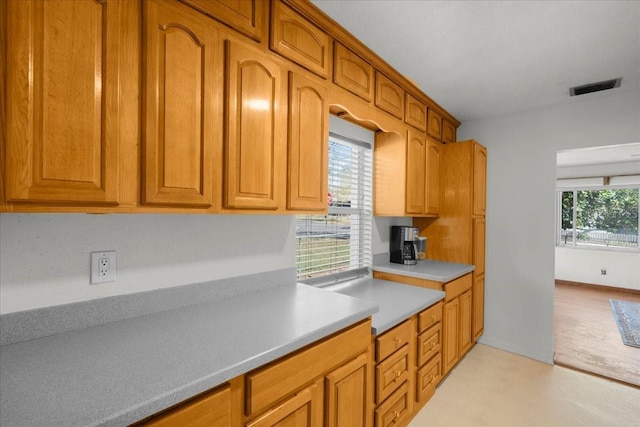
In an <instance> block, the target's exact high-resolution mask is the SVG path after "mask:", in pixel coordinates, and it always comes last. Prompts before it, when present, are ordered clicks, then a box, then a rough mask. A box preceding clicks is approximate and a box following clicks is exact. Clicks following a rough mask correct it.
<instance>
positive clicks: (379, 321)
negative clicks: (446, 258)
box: [324, 278, 445, 335]
mask: <svg viewBox="0 0 640 427" xmlns="http://www.w3.org/2000/svg"><path fill="white" fill-rule="evenodd" d="M324 289H328V290H332V291H333V292H338V293H341V294H344V295H349V296H352V297H356V298H361V299H364V300H369V301H373V302H375V303H376V304H377V305H378V307H379V311H378V313H376V314H374V316H373V318H372V328H373V333H374V334H376V335H380V334H382V333H384V332H385V331H387V330H388V329H391V328H392V327H394V326H395V325H397V324H399V323H401V322H403V321H404V320H406V319H408V318H409V317H411V316H413V315H414V314H416V313H419V312H420V311H422V310H424V309H425V308H427V307H429V306H431V305H433V304H435V303H437V302H438V301H440V300H441V299H443V298H444V296H445V293H444V292H442V291H437V290H434V289H427V288H421V287H418V286H411V285H404V284H401V283H396V282H390V281H387V280H379V279H372V278H360V279H354V280H350V281H348V282H344V283H340V284H337V285H331V286H328V287H326V288H324Z"/></svg>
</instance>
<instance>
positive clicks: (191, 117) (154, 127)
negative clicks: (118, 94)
mask: <svg viewBox="0 0 640 427" xmlns="http://www.w3.org/2000/svg"><path fill="white" fill-rule="evenodd" d="M178 6H179V5H178ZM182 9H186V8H182ZM182 9H178V8H177V7H174V6H173V5H170V4H166V3H161V2H155V1H148V2H145V3H144V35H145V37H144V40H145V44H144V46H143V52H144V63H145V67H144V70H145V79H144V80H143V81H144V82H145V86H144V87H145V90H144V108H143V111H144V116H143V117H144V121H143V123H144V132H143V151H142V160H143V177H142V203H143V204H148V205H149V204H150V205H178V206H192V207H205V208H206V207H210V206H211V205H212V203H213V192H212V184H213V179H214V178H213V156H214V144H215V135H214V132H216V131H217V129H218V128H219V127H220V124H221V119H220V118H218V117H217V116H216V114H215V113H214V106H213V98H214V97H215V96H217V95H220V94H219V91H220V89H218V88H219V85H217V84H216V83H217V82H216V78H215V77H214V76H215V75H216V72H215V67H216V66H217V67H222V64H216V63H215V59H216V58H217V56H216V55H215V50H216V42H217V38H216V36H215V34H214V33H213V32H212V31H211V30H209V29H207V26H206V22H203V21H204V20H206V17H204V16H198V15H197V14H195V13H194V14H192V13H186V12H185V10H182ZM186 11H188V12H191V11H190V10H189V9H186ZM183 12H184V13H183Z"/></svg>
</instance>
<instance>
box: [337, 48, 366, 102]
mask: <svg viewBox="0 0 640 427" xmlns="http://www.w3.org/2000/svg"><path fill="white" fill-rule="evenodd" d="M373 79H374V69H373V67H372V66H371V65H370V64H369V63H367V62H366V61H365V60H364V59H362V58H360V57H359V56H358V55H356V54H355V53H353V52H352V51H350V50H349V49H347V48H346V47H344V46H343V45H341V44H340V43H338V42H335V44H334V48H333V82H334V83H335V84H337V85H338V86H340V87H342V88H344V89H346V90H348V91H349V92H352V93H354V94H356V95H358V96H359V97H361V98H362V99H364V100H366V101H372V100H373V91H374V80H373Z"/></svg>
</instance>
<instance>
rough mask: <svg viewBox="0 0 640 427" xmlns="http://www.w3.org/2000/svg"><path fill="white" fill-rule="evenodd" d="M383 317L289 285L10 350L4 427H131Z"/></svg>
mask: <svg viewBox="0 0 640 427" xmlns="http://www.w3.org/2000/svg"><path fill="white" fill-rule="evenodd" d="M376 311H377V304H376V303H375V302H373V301H369V300H366V299H358V298H352V297H349V296H347V295H342V294H339V293H333V292H327V291H324V290H321V289H316V288H313V287H309V286H306V285H283V286H278V287H274V288H270V289H266V290H263V291H257V292H251V293H247V294H243V295H238V296H234V297H230V298H224V299H222V300H218V301H213V302H208V303H203V304H197V305H191V306H187V307H183V308H178V309H174V310H169V311H163V312H159V313H154V314H148V315H144V316H140V317H135V318H131V319H125V320H121V321H117V322H112V323H108V324H104V325H100V326H94V327H89V328H84V329H79V330H75V331H71V332H65V333H60V334H56V335H51V336H48V337H43V338H38V339H33V340H29V341H24V342H20V343H16V344H8V345H4V346H1V347H0V425H2V426H3V427H10V426H30V427H35V426H54V425H55V426H96V425H101V426H123V425H128V424H130V423H133V422H135V421H138V420H140V419H143V418H145V417H147V416H149V415H152V414H154V413H156V412H158V411H161V410H163V409H165V408H167V407H169V406H172V405H173V404H175V403H178V402H181V401H183V400H186V399H188V398H190V397H193V396H195V395H196V394H198V393H200V392H203V391H205V390H208V389H211V388H213V387H215V386H217V385H220V384H222V383H224V382H226V381H227V380H229V379H232V378H234V377H236V376H238V375H241V374H243V373H246V372H248V371H250V370H251V369H254V368H256V367H259V366H262V365H264V364H265V363H268V362H270V361H273V360H275V359H277V358H279V357H281V356H283V355H285V354H287V353H290V352H292V351H294V350H297V349H299V348H302V347H304V346H306V345H308V344H311V343H313V342H314V341H317V340H319V339H321V338H324V337H326V336H328V335H330V334H332V333H334V332H337V331H339V330H341V329H343V328H345V327H347V326H350V325H352V324H354V323H356V322H357V321H360V320H362V319H365V318H367V317H369V316H371V315H372V314H373V313H375V312H376Z"/></svg>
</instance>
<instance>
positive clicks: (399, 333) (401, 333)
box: [376, 321, 411, 362]
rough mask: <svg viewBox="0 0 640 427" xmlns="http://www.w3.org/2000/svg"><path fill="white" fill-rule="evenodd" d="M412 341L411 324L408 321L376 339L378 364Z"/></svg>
mask: <svg viewBox="0 0 640 427" xmlns="http://www.w3.org/2000/svg"><path fill="white" fill-rule="evenodd" d="M410 339H411V322H410V321H406V322H404V323H401V324H400V325H398V326H396V327H395V328H393V329H391V330H390V331H388V332H385V333H384V334H382V335H380V336H379V337H378V338H376V362H381V361H383V360H384V359H386V358H387V357H389V355H391V353H393V352H394V351H396V350H397V349H399V348H400V347H402V346H403V345H405V344H407V343H408V342H409V340H410Z"/></svg>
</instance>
